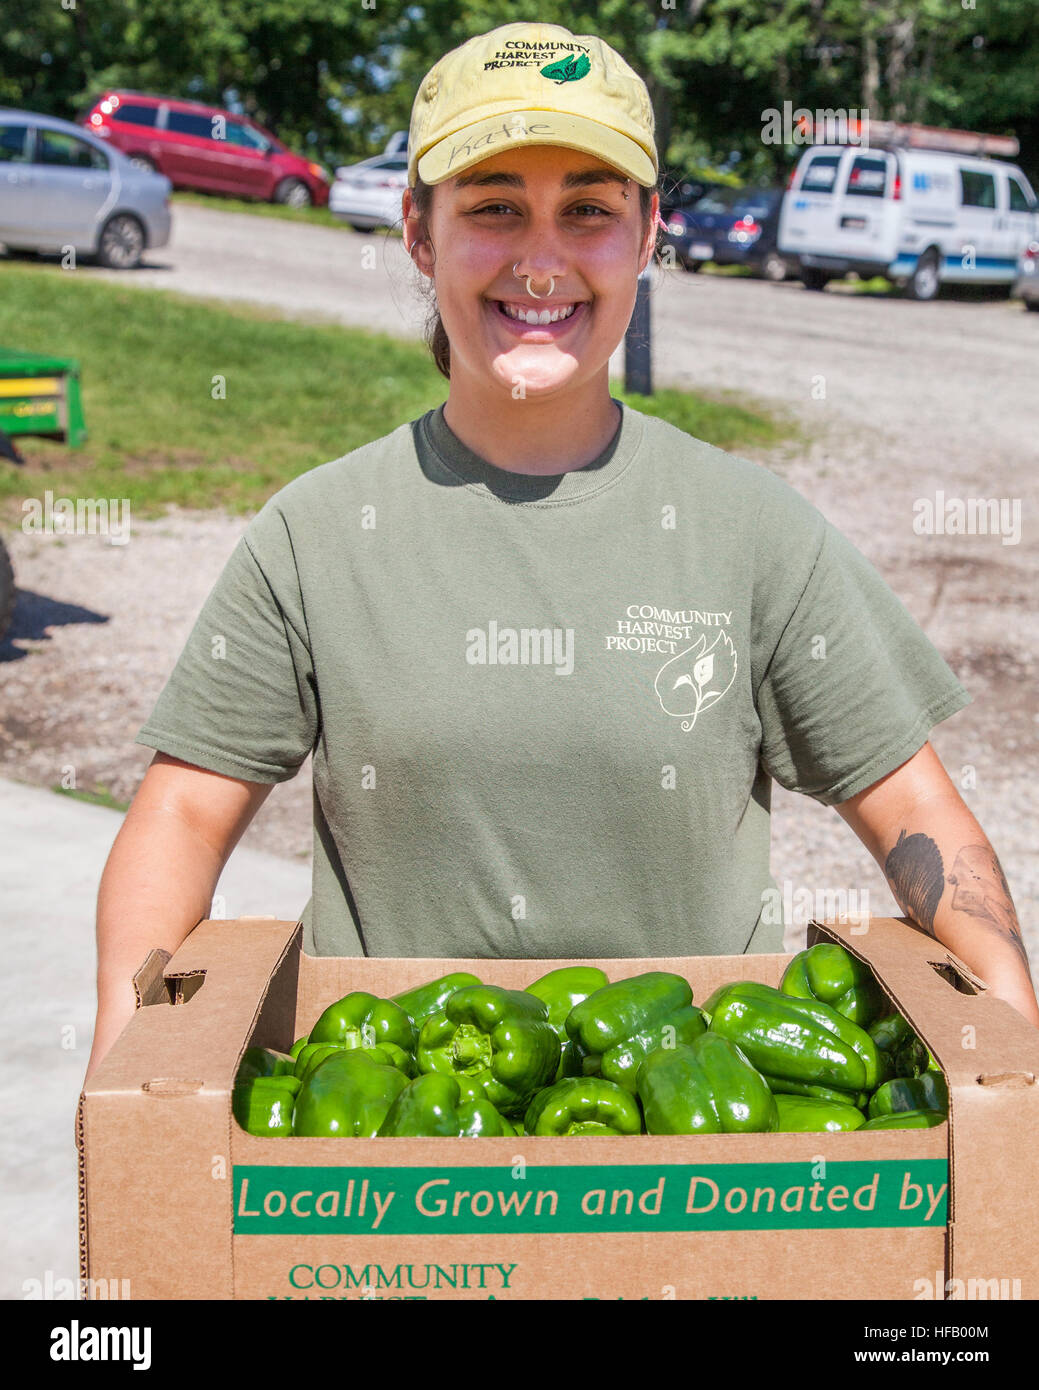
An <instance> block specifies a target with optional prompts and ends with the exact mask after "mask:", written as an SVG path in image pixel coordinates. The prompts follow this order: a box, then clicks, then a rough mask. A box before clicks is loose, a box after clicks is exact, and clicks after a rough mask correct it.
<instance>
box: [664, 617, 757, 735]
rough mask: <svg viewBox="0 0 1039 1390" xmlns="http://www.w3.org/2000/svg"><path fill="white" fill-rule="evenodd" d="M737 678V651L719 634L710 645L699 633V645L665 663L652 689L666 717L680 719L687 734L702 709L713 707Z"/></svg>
mask: <svg viewBox="0 0 1039 1390" xmlns="http://www.w3.org/2000/svg"><path fill="white" fill-rule="evenodd" d="M735 679H736V648H735V647H734V646H733V645H732V643H731V642H730V641H729V637H728V634H727V633H724V632H719V633H718V636H717V637H716V638H715V639H714V641H713V642H712V643H711V645H710V646H708V645H707V636H706V634H704V633H701V635H700V639H699V641H698V642H695V643H694V644H693V645H692V646H691V647H687V648H686V650H685V651H684V652H679V653H678V655H677V656H673V657H672V658H671V660H670V661H665V662H664V664H663V666H661V668H660V670H659V671H658V672H657V678H656V680H655V681H654V682H653V689H654V690H655V691H656V692H657V699H658V700H659V701H660V707H661V709H663V711H664V713H665V714H673V715H675V717H676V718H680V719H681V720H682V728H683V729H684V730H685V731H686V732H688V731H689V730H690V729H691V728H692V727H693V725H694V724H695V723H696V721H697V719H699V717H700V715H701V714H702V713H703V711H704V710H705V709H710V707H711V706H712V705H713V704H716V703H717V702H718V701H719V700H720V699H721V697H722V696H723V695H724V694H725V692H726V691H727V690H728V688H729V686H730V685H731V684H732V683H733V681H734V680H735Z"/></svg>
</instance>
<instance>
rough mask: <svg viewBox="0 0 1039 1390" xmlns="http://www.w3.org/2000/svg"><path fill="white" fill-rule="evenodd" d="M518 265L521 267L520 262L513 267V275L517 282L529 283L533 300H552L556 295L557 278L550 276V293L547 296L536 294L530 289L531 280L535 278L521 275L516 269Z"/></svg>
mask: <svg viewBox="0 0 1039 1390" xmlns="http://www.w3.org/2000/svg"><path fill="white" fill-rule="evenodd" d="M518 265H519V261H516V262H514V264H513V267H512V273H513V275H515V277H516V279H517V280H526V282H527V293H528V294H529V295H530V297H531V299H551V298H552V295H553V294H554V293H555V288H556V277H555V276H554V275H550V276H549V277H548V293H547V294H535V293H534V291H533V290H532V289H531V287H530V284H531V280H532V278H533V277H532V276H530V275H521V274H520V273H519V271H518V270H517V269H516V266H518Z"/></svg>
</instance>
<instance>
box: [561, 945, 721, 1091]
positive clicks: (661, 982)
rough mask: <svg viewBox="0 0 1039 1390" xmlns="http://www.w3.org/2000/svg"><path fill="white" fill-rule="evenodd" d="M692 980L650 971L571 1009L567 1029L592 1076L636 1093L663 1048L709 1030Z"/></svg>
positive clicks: (588, 1073) (609, 987)
mask: <svg viewBox="0 0 1039 1390" xmlns="http://www.w3.org/2000/svg"><path fill="white" fill-rule="evenodd" d="M692 999H693V991H692V990H691V989H690V987H689V982H688V980H683V979H682V977H681V975H671V974H668V973H667V972H666V971H650V972H648V973H647V974H645V975H634V976H632V977H630V978H629V979H626V980H617V981H616V982H615V983H614V984H611V985H606V986H605V987H604V988H603V989H599V990H596V992H595V993H594V994H590V995H589V996H588V998H587V999H584V1000H582V1001H581V1003H579V1004H576V1005H575V1006H574V1008H573V1009H571V1011H570V1013H569V1015H568V1016H567V1020H566V1029H567V1032H568V1034H569V1035H570V1038H571V1040H572V1041H573V1042H574V1043H575V1045H576V1046H577V1048H578V1050H579V1054H580V1056H581V1060H582V1071H583V1073H584V1074H585V1075H586V1076H602V1077H605V1079H606V1080H607V1081H612V1082H613V1083H614V1085H616V1086H621V1087H623V1088H624V1090H626V1091H629V1092H630V1093H631V1094H632V1095H634V1094H635V1089H636V1078H637V1076H638V1070H639V1067H640V1065H641V1064H642V1062H643V1061H644V1060H645V1058H646V1057H648V1056H649V1054H650V1053H651V1052H655V1051H656V1050H657V1049H658V1048H660V1047H663V1048H675V1047H680V1046H682V1045H683V1044H684V1043H691V1042H693V1041H694V1040H695V1039H696V1038H698V1037H699V1036H700V1035H701V1034H702V1033H705V1032H706V1031H707V1022H706V1020H705V1019H704V1017H703V1015H702V1014H701V1012H700V1010H699V1009H697V1008H696V1007H695V1006H694V1005H693V1002H692Z"/></svg>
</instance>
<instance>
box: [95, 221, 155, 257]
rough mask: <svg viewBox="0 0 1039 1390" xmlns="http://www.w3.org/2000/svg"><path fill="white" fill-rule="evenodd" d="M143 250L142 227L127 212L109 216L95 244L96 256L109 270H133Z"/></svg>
mask: <svg viewBox="0 0 1039 1390" xmlns="http://www.w3.org/2000/svg"><path fill="white" fill-rule="evenodd" d="M143 252H144V228H143V227H142V226H141V224H140V222H138V220H137V218H136V217H134V216H132V214H130V213H128V212H120V213H117V214H116V215H115V217H112V218H109V220H108V221H107V222H106V223H105V225H104V228H103V229H102V232H101V237H100V239H99V241H98V244H97V258H98V260H99V261H100V262H101V264H102V265H103V266H107V267H108V269H109V270H133V268H134V266H135V265H137V264H138V262H139V261H140V259H141V256H142V254H143Z"/></svg>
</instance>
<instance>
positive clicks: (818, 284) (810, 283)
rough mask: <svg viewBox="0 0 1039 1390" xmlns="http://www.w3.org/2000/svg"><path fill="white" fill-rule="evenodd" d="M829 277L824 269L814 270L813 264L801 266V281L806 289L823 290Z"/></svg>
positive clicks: (828, 281)
mask: <svg viewBox="0 0 1039 1390" xmlns="http://www.w3.org/2000/svg"><path fill="white" fill-rule="evenodd" d="M830 278H831V277H830V276H829V275H827V273H826V271H825V270H816V269H815V268H814V267H813V266H802V267H801V283H802V285H804V287H805V289H806V290H824V289H825V288H826V286H827V285H828V284H829V283H830Z"/></svg>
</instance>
